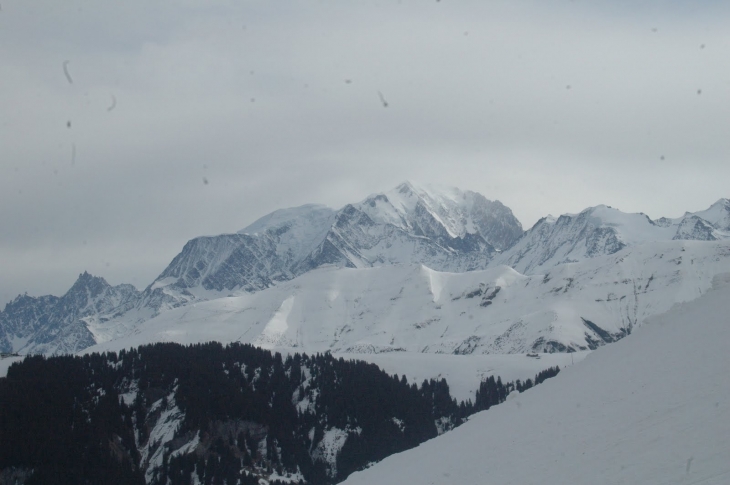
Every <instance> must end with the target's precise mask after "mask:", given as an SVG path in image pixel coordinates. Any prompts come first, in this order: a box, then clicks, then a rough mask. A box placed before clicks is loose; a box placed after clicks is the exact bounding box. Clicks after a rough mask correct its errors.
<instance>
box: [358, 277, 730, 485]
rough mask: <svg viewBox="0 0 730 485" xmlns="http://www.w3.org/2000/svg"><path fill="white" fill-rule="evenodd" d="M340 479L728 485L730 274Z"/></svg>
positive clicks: (369, 481)
mask: <svg viewBox="0 0 730 485" xmlns="http://www.w3.org/2000/svg"><path fill="white" fill-rule="evenodd" d="M715 283H716V288H715V289H714V290H712V291H709V292H708V293H706V294H705V295H703V296H702V297H701V298H699V299H697V300H695V301H693V302H690V303H685V304H683V305H680V306H678V307H675V308H673V309H672V310H671V311H670V312H669V313H667V314H665V315H662V316H661V317H659V318H656V319H654V320H652V321H651V322H650V323H649V324H647V325H645V326H644V327H642V328H641V329H639V330H637V331H636V332H635V333H634V334H632V335H631V336H629V337H628V338H626V339H624V340H622V341H621V342H618V343H617V344H614V345H610V346H607V347H604V348H602V349H600V350H598V351H596V352H594V353H592V354H591V355H590V356H588V358H587V359H586V360H585V361H584V362H583V363H581V364H580V365H576V366H574V367H571V368H568V369H566V370H564V371H563V372H561V373H560V375H559V376H558V377H556V378H554V379H551V380H550V381H548V382H546V383H544V384H542V385H540V386H538V387H536V388H533V389H530V390H528V391H527V392H525V393H524V394H522V395H518V396H516V397H513V398H511V399H508V401H507V402H506V403H504V404H502V405H499V406H496V407H493V408H491V409H490V410H488V411H484V412H482V413H479V414H477V415H475V416H473V417H472V418H471V419H470V421H469V422H468V423H466V424H464V425H462V426H461V427H459V428H457V429H456V430H454V431H452V432H449V433H447V434H445V435H443V436H440V437H438V438H435V439H433V440H431V441H428V442H426V443H424V444H422V445H421V446H419V447H417V448H415V449H412V450H409V451H406V452H403V453H400V454H397V455H393V456H391V457H389V458H386V459H385V460H383V461H382V462H380V463H378V464H376V465H374V466H372V467H371V468H369V469H367V470H365V471H362V472H357V473H355V474H353V475H351V476H350V477H349V478H348V479H347V480H346V481H345V482H344V483H345V484H347V485H359V484H373V483H378V484H381V485H387V484H398V485H400V484H403V483H429V484H435V485H441V484H443V485H447V484H454V485H457V484H458V485H461V484H464V483H489V484H494V485H499V484H524V485H527V484H545V483H566V484H612V485H613V484H617V483H626V484H629V483H630V484H637V483H641V484H646V485H650V484H655V485H660V484H661V485H668V484H690V483H691V484H699V483H701V484H703V485H724V484H727V483H728V481H730V373H728V371H727V370H728V369H729V368H730V354H728V352H727V348H726V347H727V345H726V344H727V342H728V340H729V339H730V325H728V319H727V315H728V309H729V306H728V301H730V277H728V275H725V276H724V277H721V278H720V277H719V278H716V280H715Z"/></svg>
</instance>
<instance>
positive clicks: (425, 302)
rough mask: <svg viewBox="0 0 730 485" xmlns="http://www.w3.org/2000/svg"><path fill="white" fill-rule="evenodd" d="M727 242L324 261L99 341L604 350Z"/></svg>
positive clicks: (699, 272)
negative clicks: (588, 255)
mask: <svg viewBox="0 0 730 485" xmlns="http://www.w3.org/2000/svg"><path fill="white" fill-rule="evenodd" d="M729 255H730V242H728V241H715V242H706V241H667V242H656V243H651V244H644V245H638V246H634V247H629V248H625V249H623V250H621V251H619V252H617V253H615V254H611V255H605V256H598V257H595V258H592V259H589V260H586V261H583V262H580V263H570V264H562V265H558V266H556V267H554V268H552V269H551V270H550V272H549V273H547V274H542V275H532V276H525V275H521V274H519V273H517V272H516V271H514V270H513V269H511V268H508V267H506V266H501V267H496V268H491V269H487V270H482V271H472V272H468V273H441V272H437V271H433V270H431V269H429V268H427V267H425V266H422V265H400V266H385V267H379V268H361V269H350V268H335V267H329V268H321V269H319V270H317V271H312V272H309V273H306V274H304V275H302V276H300V277H298V278H295V279H294V280H291V281H288V282H283V283H281V284H279V285H277V286H275V287H273V288H268V289H266V290H263V291H260V292H257V293H253V294H244V295H241V296H236V297H229V298H218V299H215V300H211V301H204V302H200V303H196V304H191V305H188V306H185V307H180V308H176V309H172V310H169V311H167V312H164V313H162V314H160V315H159V316H157V317H156V318H153V319H152V320H149V321H147V322H145V323H144V324H143V325H141V326H138V327H137V328H136V330H135V331H134V332H133V333H132V334H130V335H127V336H124V337H122V338H117V339H115V340H111V341H109V342H106V343H102V344H99V345H96V346H94V347H91V348H89V349H88V350H89V351H95V350H106V349H109V350H118V349H121V348H128V347H132V346H137V345H140V344H145V343H150V342H159V341H173V342H179V343H194V342H206V341H211V340H216V341H221V342H232V341H240V342H244V343H253V344H255V345H258V346H261V347H264V348H270V349H274V348H277V349H280V348H285V349H286V348H289V349H295V350H297V351H303V352H309V353H312V352H325V351H330V352H340V353H358V354H367V353H375V354H379V353H385V352H422V353H443V354H512V353H523V354H524V353H532V352H537V353H540V354H542V353H543V352H556V351H577V350H589V349H595V348H597V347H599V346H601V345H604V344H606V343H610V342H613V341H616V340H618V339H620V338H621V337H623V336H625V335H627V334H628V333H630V332H631V330H632V329H633V328H634V327H635V326H636V325H640V324H641V323H642V322H643V321H644V320H645V319H646V318H647V317H649V316H652V315H656V314H659V313H663V312H665V311H667V310H669V309H670V308H671V307H672V305H674V304H675V303H679V302H684V301H690V300H692V299H695V298H697V297H699V296H700V295H701V294H702V293H704V292H705V291H707V290H708V289H709V288H710V287H711V283H712V278H713V277H714V276H715V275H716V274H718V273H722V272H730V257H728V256H729Z"/></svg>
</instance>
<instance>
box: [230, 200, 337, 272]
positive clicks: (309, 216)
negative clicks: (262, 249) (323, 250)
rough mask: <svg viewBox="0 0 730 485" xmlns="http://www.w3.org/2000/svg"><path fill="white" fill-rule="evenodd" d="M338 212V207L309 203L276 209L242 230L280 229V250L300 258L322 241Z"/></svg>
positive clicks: (278, 249) (275, 230) (278, 247)
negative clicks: (336, 208) (336, 209)
mask: <svg viewBox="0 0 730 485" xmlns="http://www.w3.org/2000/svg"><path fill="white" fill-rule="evenodd" d="M335 215H336V211H335V210H334V209H330V208H329V207H327V206H324V205H318V204H306V205H303V206H300V207H292V208H290V209H280V210H277V211H274V212H272V213H271V214H268V215H265V216H264V217H262V218H260V219H258V220H257V221H255V222H253V223H252V224H250V225H249V226H247V227H245V228H244V229H241V230H240V231H238V233H239V234H251V235H259V234H264V233H266V232H267V231H273V232H278V233H279V238H278V244H277V247H276V251H277V253H279V255H280V256H281V255H284V254H290V255H291V258H292V259H294V260H300V259H303V258H304V257H305V256H306V255H308V254H309V253H311V252H312V251H313V250H314V249H315V248H316V247H317V245H318V244H320V243H321V242H322V240H323V239H324V238H325V236H326V235H327V231H328V230H329V229H330V227H331V226H332V223H333V222H334V220H335Z"/></svg>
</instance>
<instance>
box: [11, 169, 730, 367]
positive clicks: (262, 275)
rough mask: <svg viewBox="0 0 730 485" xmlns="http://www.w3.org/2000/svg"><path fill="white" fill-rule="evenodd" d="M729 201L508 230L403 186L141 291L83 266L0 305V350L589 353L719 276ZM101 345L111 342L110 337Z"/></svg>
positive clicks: (321, 210) (274, 227)
mask: <svg viewBox="0 0 730 485" xmlns="http://www.w3.org/2000/svg"><path fill="white" fill-rule="evenodd" d="M728 239H730V201H728V200H727V199H721V200H720V201H718V202H717V203H715V204H713V205H712V206H711V207H710V208H709V209H707V210H705V211H702V212H696V213H686V214H685V215H684V216H682V217H681V218H678V219H667V218H662V219H658V220H655V221H652V220H651V219H649V218H648V217H647V216H646V215H643V214H626V213H622V212H620V211H618V210H616V209H612V208H610V207H607V206H598V207H593V208H589V209H586V210H584V211H583V212H581V213H580V214H575V215H573V214H566V215H563V216H560V217H559V218H557V219H556V218H552V217H546V218H543V219H541V220H540V221H538V223H536V224H535V225H534V226H533V227H532V228H531V229H529V230H528V231H526V232H523V230H522V227H521V225H520V223H519V221H517V219H516V218H515V217H514V216H513V215H512V212H511V211H510V209H509V208H507V207H505V206H504V205H502V204H501V203H500V202H498V201H494V202H493V201H489V200H488V199H486V198H485V197H483V196H482V195H480V194H477V193H475V192H470V191H461V190H459V189H450V188H447V189H444V188H434V187H431V186H420V185H416V184H413V183H408V182H407V183H404V184H401V185H399V186H398V187H396V188H395V189H393V190H391V191H388V192H385V193H382V194H375V195H372V196H370V197H367V198H366V199H365V200H363V201H361V202H359V203H354V204H348V205H346V206H345V207H343V208H342V209H340V210H337V211H336V210H332V209H329V208H327V207H324V206H318V205H305V206H302V207H298V208H294V209H284V210H279V211H275V212H273V213H271V214H269V215H267V216H264V217H262V218H261V219H259V220H258V221H256V222H254V223H253V224H251V225H249V226H248V227H246V228H244V229H242V230H241V231H239V232H237V233H235V234H225V235H220V236H212V237H199V238H196V239H193V240H191V241H189V242H188V243H187V244H186V245H185V247H184V248H183V250H182V251H181V253H180V254H178V255H177V256H176V257H175V258H174V259H173V261H172V262H171V263H170V265H169V266H168V267H167V268H166V269H165V270H164V271H163V272H162V273H161V274H160V276H159V277H158V278H157V279H156V280H155V281H154V282H153V283H152V284H150V285H149V286H148V287H147V288H146V289H145V290H143V291H141V292H138V291H137V290H135V289H134V288H133V287H131V286H130V285H120V286H117V287H111V286H110V285H108V284H107V283H106V282H104V280H103V279H101V278H95V277H92V276H90V275H87V274H84V275H81V276H80V277H79V280H78V281H77V283H76V284H75V285H74V286H73V287H72V288H71V290H69V292H68V293H67V294H66V295H64V296H63V297H61V298H58V297H52V296H46V297H40V298H32V297H28V296H20V297H18V298H16V299H15V300H14V301H13V302H11V303H9V304H8V305H6V308H5V310H4V311H3V312H0V350H2V351H6V352H7V351H14V352H21V353H31V352H44V353H53V352H59V353H61V352H74V351H78V350H81V349H84V348H86V347H89V346H91V345H94V344H101V345H100V347H98V348H101V347H104V346H109V345H111V346H113V347H115V348H123V347H124V346H127V345H131V344H132V343H133V342H137V343H140V342H146V341H159V340H174V341H180V342H192V341H208V340H221V341H234V340H241V341H244V342H252V343H256V344H258V345H262V346H267V347H289V348H298V349H300V350H303V351H307V352H310V351H324V350H330V351H333V352H334V351H337V352H360V353H363V352H366V353H382V352H394V351H409V352H432V353H456V354H471V353H474V354H482V353H486V354H495V353H524V352H564V351H575V350H581V349H594V348H597V347H598V346H600V345H603V344H604V343H608V342H612V341H615V340H617V339H619V338H621V337H623V336H624V335H626V334H628V333H629V332H631V331H632V329H633V327H634V326H635V325H637V324H640V323H641V322H642V321H643V320H645V319H646V318H647V317H649V316H651V315H654V314H658V313H661V312H664V311H666V310H668V309H669V308H670V307H671V306H672V305H673V304H675V303H677V302H682V301H689V300H692V299H694V298H697V297H698V296H700V295H701V294H702V293H704V292H705V291H707V289H708V288H709V287H710V286H711V282H712V278H713V277H714V276H715V275H716V274H719V273H721V272H723V271H730V269H728V267H730V258H729V257H728V256H730V241H728ZM112 341H113V343H112Z"/></svg>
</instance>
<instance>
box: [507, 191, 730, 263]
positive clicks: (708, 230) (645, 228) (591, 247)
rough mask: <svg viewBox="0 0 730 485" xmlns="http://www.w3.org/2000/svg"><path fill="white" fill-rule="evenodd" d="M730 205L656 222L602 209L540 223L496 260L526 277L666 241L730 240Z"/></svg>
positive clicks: (720, 204) (723, 203)
mask: <svg viewBox="0 0 730 485" xmlns="http://www.w3.org/2000/svg"><path fill="white" fill-rule="evenodd" d="M729 223H730V201H728V200H727V199H721V200H719V201H718V202H716V203H715V204H713V205H712V206H711V207H710V208H709V209H707V210H705V211H701V212H697V213H694V214H693V213H689V212H688V213H686V214H685V215H684V216H682V217H680V218H677V219H667V218H665V217H663V218H661V219H657V220H656V221H653V220H651V219H650V218H649V217H648V216H646V215H645V214H641V213H639V214H627V213H624V212H621V211H619V210H618V209H614V208H612V207H609V206H605V205H599V206H597V207H590V208H588V209H585V210H584V211H582V212H581V213H580V214H564V215H562V216H560V217H559V218H557V219H556V218H554V217H552V216H548V217H544V218H542V219H540V220H539V221H538V222H537V223H536V224H535V225H534V226H533V227H532V228H531V229H530V230H528V231H527V232H526V233H525V234H524V236H523V237H522V239H520V241H519V242H517V243H516V244H515V245H514V246H512V247H511V248H510V249H509V250H508V251H505V252H504V253H502V254H501V255H499V256H498V257H496V258H495V259H494V261H493V264H505V265H508V266H511V267H513V268H514V269H516V270H517V271H520V272H521V273H525V274H533V273H540V272H546V271H549V270H550V268H552V267H554V266H556V265H559V264H564V263H575V262H579V261H585V260H587V259H590V258H594V257H596V256H602V255H608V254H613V253H615V252H617V251H620V250H621V249H623V248H626V247H632V246H637V245H641V244H647V243H652V242H660V241H671V240H695V241H715V240H724V239H728V238H730V232H728V227H729V226H728V224H729Z"/></svg>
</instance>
